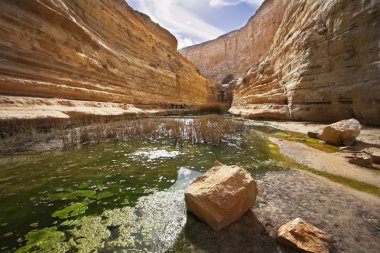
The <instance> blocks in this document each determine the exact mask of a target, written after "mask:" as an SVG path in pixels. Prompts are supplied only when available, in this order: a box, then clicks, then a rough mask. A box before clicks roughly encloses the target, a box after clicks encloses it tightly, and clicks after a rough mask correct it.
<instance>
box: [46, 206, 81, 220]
mask: <svg viewBox="0 0 380 253" xmlns="http://www.w3.org/2000/svg"><path fill="white" fill-rule="evenodd" d="M87 209H88V203H87V202H83V203H72V204H70V205H69V206H67V207H65V208H63V209H61V210H58V211H55V212H54V213H53V214H52V217H57V218H60V219H67V218H71V217H75V216H78V215H80V214H83V213H85V212H86V210H87Z"/></svg>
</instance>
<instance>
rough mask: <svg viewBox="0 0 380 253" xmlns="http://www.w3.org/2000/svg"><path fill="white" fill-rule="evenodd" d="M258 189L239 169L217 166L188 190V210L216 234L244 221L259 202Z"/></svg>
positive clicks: (246, 174) (194, 182)
mask: <svg viewBox="0 0 380 253" xmlns="http://www.w3.org/2000/svg"><path fill="white" fill-rule="evenodd" d="M256 194H257V186H256V182H255V180H254V179H253V178H252V177H251V175H250V174H249V173H248V172H247V171H245V170H243V169H241V168H240V167H238V166H226V165H222V164H215V166H214V167H213V168H211V169H210V170H209V171H207V172H206V173H205V174H204V175H203V176H200V177H198V178H197V179H196V180H195V181H193V182H192V183H191V184H190V185H189V186H188V187H187V189H186V191H185V201H186V207H187V210H188V211H190V212H191V213H193V214H195V215H196V216H197V217H198V218H199V219H201V220H202V221H204V222H206V223H207V224H208V225H209V226H210V227H212V228H213V229H214V230H215V231H219V230H221V229H223V228H224V227H226V226H228V225H229V224H230V223H232V222H234V221H236V220H238V219H240V217H241V216H242V215H243V214H244V213H245V212H247V211H248V209H249V208H251V207H252V206H253V205H255V203H256Z"/></svg>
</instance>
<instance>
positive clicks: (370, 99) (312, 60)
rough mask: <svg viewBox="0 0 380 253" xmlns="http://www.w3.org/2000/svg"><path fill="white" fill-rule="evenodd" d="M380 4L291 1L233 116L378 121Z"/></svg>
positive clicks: (244, 86)
mask: <svg viewBox="0 0 380 253" xmlns="http://www.w3.org/2000/svg"><path fill="white" fill-rule="evenodd" d="M379 27H380V1H378V0H366V1H359V0H355V1H352V0H334V1H326V0H315V1H297V0H289V1H288V4H287V8H286V11H285V13H284V16H283V18H282V22H281V25H280V26H279V28H278V31H277V32H276V35H275V37H274V40H273V44H272V45H271V48H270V49H269V51H268V52H267V54H266V56H264V57H263V58H262V59H261V60H260V62H259V64H253V67H252V68H251V69H250V70H249V71H248V73H247V74H246V75H245V76H244V79H243V80H242V84H241V85H240V86H238V87H237V90H236V92H235V94H234V101H233V108H232V109H231V112H232V113H235V114H243V116H246V117H254V118H257V117H264V118H276V119H292V120H307V121H337V120H341V119H345V118H352V117H354V118H357V119H359V120H360V121H362V122H365V123H369V124H380V29H379Z"/></svg>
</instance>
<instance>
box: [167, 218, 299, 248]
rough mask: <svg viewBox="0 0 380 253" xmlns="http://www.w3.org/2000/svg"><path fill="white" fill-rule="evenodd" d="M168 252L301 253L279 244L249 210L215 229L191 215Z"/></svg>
mask: <svg viewBox="0 0 380 253" xmlns="http://www.w3.org/2000/svg"><path fill="white" fill-rule="evenodd" d="M169 252H218V253H223V252H226V253H227V252H228V253H231V252H239V253H244V252H250V253H254V252H257V253H259V252H260V253H262V252H268V253H269V252H284V253H292V252H298V251H296V250H293V249H291V248H289V247H287V246H283V245H280V244H278V242H277V241H276V240H275V239H274V238H272V237H271V236H270V235H269V234H268V232H267V231H266V229H265V227H264V226H263V225H262V224H261V223H260V221H259V220H258V219H257V218H256V217H255V215H254V214H253V213H252V212H251V211H248V212H247V213H246V214H244V215H243V217H242V218H241V219H240V220H238V221H236V222H234V223H232V224H231V225H229V226H228V227H227V228H225V229H223V230H221V231H219V232H215V231H214V230H212V229H211V228H210V227H209V226H208V225H206V224H205V223H203V222H201V221H199V220H198V219H197V218H196V217H195V216H194V215H192V214H188V216H187V223H186V225H185V228H184V230H183V232H182V234H181V235H180V237H179V238H178V240H177V242H176V244H175V245H174V247H173V248H172V250H170V251H169Z"/></svg>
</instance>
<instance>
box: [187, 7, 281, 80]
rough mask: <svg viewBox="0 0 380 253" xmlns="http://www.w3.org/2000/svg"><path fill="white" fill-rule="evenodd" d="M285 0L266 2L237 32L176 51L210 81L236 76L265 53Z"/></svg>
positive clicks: (279, 20)
mask: <svg viewBox="0 0 380 253" xmlns="http://www.w3.org/2000/svg"><path fill="white" fill-rule="evenodd" d="M286 3H287V1H285V0H267V1H265V2H264V3H263V5H262V6H261V7H260V9H259V10H258V11H257V12H256V14H255V15H254V16H252V17H251V18H250V20H249V21H248V23H247V24H246V25H245V26H244V27H243V28H241V29H239V30H236V31H233V32H230V33H227V34H225V35H223V36H221V37H219V38H217V39H215V40H212V41H208V42H205V43H202V44H199V45H194V46H191V47H187V48H184V49H182V50H180V52H181V53H182V54H183V55H185V56H186V57H187V58H188V59H189V60H190V61H192V62H193V63H194V64H195V65H196V67H197V68H198V70H199V71H200V72H201V73H202V74H204V75H205V76H206V77H208V78H210V79H214V80H217V81H223V80H224V79H226V81H225V82H226V83H227V82H228V81H227V79H229V78H228V76H231V75H232V76H234V77H237V76H240V75H242V74H244V73H246V71H247V70H248V69H249V68H250V67H251V66H252V64H254V63H255V62H257V61H258V60H259V59H260V58H261V57H262V56H263V55H264V54H265V53H266V52H267V51H268V50H269V47H270V45H271V43H272V40H273V36H274V34H275V32H276V31H277V29H278V26H279V25H280V23H281V21H282V16H283V13H284V10H285V8H286Z"/></svg>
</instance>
